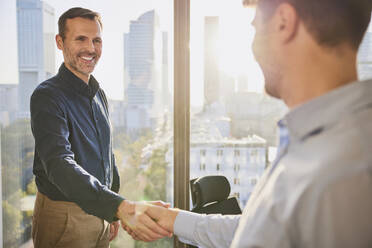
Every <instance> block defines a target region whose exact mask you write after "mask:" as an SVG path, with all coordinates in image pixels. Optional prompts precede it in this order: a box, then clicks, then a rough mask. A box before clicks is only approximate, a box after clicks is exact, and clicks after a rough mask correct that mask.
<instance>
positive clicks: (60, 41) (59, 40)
mask: <svg viewBox="0 0 372 248" xmlns="http://www.w3.org/2000/svg"><path fill="white" fill-rule="evenodd" d="M56 44H57V47H58V49H59V50H63V39H62V37H61V36H60V35H59V34H57V35H56Z"/></svg>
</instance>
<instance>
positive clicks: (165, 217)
mask: <svg viewBox="0 0 372 248" xmlns="http://www.w3.org/2000/svg"><path fill="white" fill-rule="evenodd" d="M169 207H170V204H169V203H164V202H162V201H155V202H132V201H128V200H124V201H123V202H122V203H121V204H120V205H119V207H118V211H117V213H116V216H117V217H118V218H119V219H120V222H121V225H122V227H123V229H124V230H125V231H127V233H128V234H129V235H131V236H132V238H133V239H135V240H141V241H146V242H151V241H155V240H158V239H161V238H164V237H172V235H173V225H174V221H175V219H176V217H177V215H178V212H179V210H177V209H172V208H169ZM115 236H116V235H115Z"/></svg>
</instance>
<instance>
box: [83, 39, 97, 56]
mask: <svg viewBox="0 0 372 248" xmlns="http://www.w3.org/2000/svg"><path fill="white" fill-rule="evenodd" d="M85 48H86V50H87V51H88V52H89V53H94V52H95V47H94V41H93V40H88V41H87V43H86V45H85Z"/></svg>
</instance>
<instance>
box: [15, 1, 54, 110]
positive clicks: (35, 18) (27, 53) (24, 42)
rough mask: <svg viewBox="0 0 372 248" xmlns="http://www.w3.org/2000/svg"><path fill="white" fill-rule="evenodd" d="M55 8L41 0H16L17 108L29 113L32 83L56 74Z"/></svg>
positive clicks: (34, 84)
mask: <svg viewBox="0 0 372 248" xmlns="http://www.w3.org/2000/svg"><path fill="white" fill-rule="evenodd" d="M54 25H55V19H54V9H53V8H52V7H51V6H49V5H48V4H46V3H45V2H42V1H40V0H17V30H18V64H19V88H18V90H19V110H20V111H21V113H20V117H29V108H30V107H29V102H30V96H31V94H32V92H33V90H34V89H35V87H36V86H37V85H38V84H39V83H41V82H42V81H44V80H45V79H47V78H49V77H51V76H52V75H54V74H55V45H54V42H55V41H54V40H55V39H54V35H55V28H54Z"/></svg>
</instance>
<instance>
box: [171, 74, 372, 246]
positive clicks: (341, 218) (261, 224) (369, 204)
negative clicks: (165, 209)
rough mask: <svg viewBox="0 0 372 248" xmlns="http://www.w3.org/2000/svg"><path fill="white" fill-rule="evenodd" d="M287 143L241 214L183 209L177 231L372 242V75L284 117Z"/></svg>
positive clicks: (251, 242)
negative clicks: (205, 212)
mask: <svg viewBox="0 0 372 248" xmlns="http://www.w3.org/2000/svg"><path fill="white" fill-rule="evenodd" d="M281 123H282V124H283V125H284V126H285V127H286V128H287V130H288V136H289V137H288V138H289V144H288V145H287V146H286V147H285V149H284V151H283V154H282V155H281V156H280V158H279V159H278V161H277V163H276V164H274V165H273V167H272V168H268V169H267V170H266V171H265V173H264V175H263V176H262V177H261V179H260V181H259V183H258V185H257V186H256V187H255V189H254V192H253V193H252V195H251V197H250V199H249V201H248V203H247V206H246V207H245V209H244V211H243V214H242V215H239V216H221V215H200V214H194V213H190V212H186V211H182V212H180V213H179V215H178V216H177V218H176V221H175V224H174V233H175V235H177V236H178V237H179V238H180V239H181V240H183V241H185V242H187V243H190V244H196V245H198V246H200V247H204V248H208V247H232V248H237V247H244V248H253V247H255V248H257V247H283V248H284V247H301V248H302V247H305V248H306V247H309V248H310V247H317V248H323V247H324V248H326V247H327V248H342V247H358V248H359V247H372V81H364V82H356V83H351V84H348V85H346V86H343V87H340V88H337V89H335V90H333V91H331V92H329V93H327V94H325V95H323V96H320V97H318V98H315V99H313V100H311V101H309V102H307V103H305V104H303V105H301V106H299V107H297V108H295V109H293V110H292V111H290V112H289V113H288V114H287V115H286V116H285V117H284V118H283V119H282V121H281Z"/></svg>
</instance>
